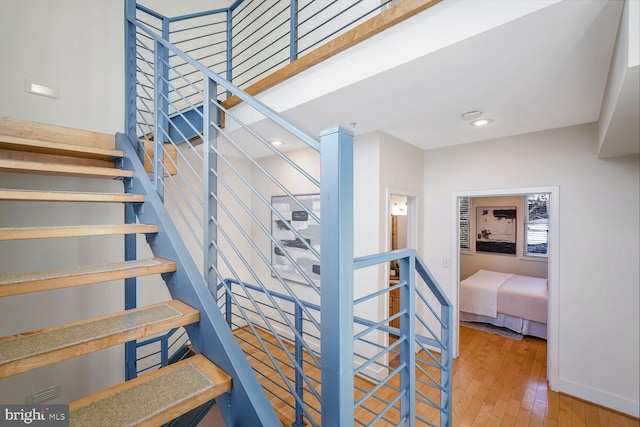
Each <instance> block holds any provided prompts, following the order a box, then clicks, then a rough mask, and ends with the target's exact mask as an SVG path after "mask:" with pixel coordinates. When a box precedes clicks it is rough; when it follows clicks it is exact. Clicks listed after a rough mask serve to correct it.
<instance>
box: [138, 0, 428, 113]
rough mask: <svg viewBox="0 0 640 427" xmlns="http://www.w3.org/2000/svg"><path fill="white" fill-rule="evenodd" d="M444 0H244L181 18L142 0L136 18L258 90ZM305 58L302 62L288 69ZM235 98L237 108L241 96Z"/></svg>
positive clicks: (220, 71) (250, 90)
mask: <svg viewBox="0 0 640 427" xmlns="http://www.w3.org/2000/svg"><path fill="white" fill-rule="evenodd" d="M439 1H440V0H332V1H314V0H275V1H255V0H253V1H252V0H236V1H234V2H233V3H232V4H230V6H229V7H227V8H218V9H211V10H206V11H199V12H195V13H189V14H183V15H178V16H167V14H162V13H159V12H157V11H154V10H152V9H150V8H147V7H144V6H141V5H138V7H137V14H136V19H137V20H138V21H139V22H140V23H142V24H144V25H145V26H146V27H147V28H149V29H150V30H152V31H154V33H155V34H157V35H159V36H161V37H162V38H164V39H165V40H168V41H170V42H171V43H172V44H173V45H175V46H176V47H178V48H179V49H181V50H182V51H183V52H184V53H186V54H187V55H189V56H191V57H192V58H193V59H195V60H196V61H198V62H200V63H201V64H203V65H204V66H206V67H207V68H209V69H210V70H212V71H213V72H215V73H216V74H218V75H220V76H222V77H223V78H225V79H226V80H227V81H229V82H231V83H233V84H234V85H235V86H237V87H239V88H242V89H244V90H246V91H247V92H248V93H250V94H252V95H255V94H257V93H258V92H259V91H262V90H265V89H267V88H268V87H270V86H272V85H274V84H276V83H278V82H280V81H282V80H283V79H286V78H289V77H291V76H292V75H294V74H296V73H298V72H300V71H302V70H304V69H306V68H309V67H311V66H313V65H315V64H317V63H318V62H320V61H322V60H325V59H327V58H328V57H329V56H331V55H334V54H336V53H339V52H341V51H342V50H344V49H346V48H348V47H350V46H353V45H354V44H356V43H359V42H360V41H362V40H365V39H367V38H369V37H371V36H373V35H375V34H377V33H379V32H381V31H383V30H384V29H386V28H389V27H390V26H392V25H395V24H397V23H398V22H400V21H402V20H405V19H408V18H409V17H411V16H413V15H415V14H416V13H419V12H421V11H423V10H425V9H427V8H429V7H431V6H433V5H434V4H436V3H438V2H439ZM302 58H304V60H303V61H302V62H303V63H302V64H300V65H297V66H295V67H288V66H289V64H291V63H293V62H295V61H297V60H299V59H302ZM287 67H288V69H287ZM219 90H221V91H222V90H223V89H222V88H219ZM220 95H221V100H225V98H230V97H231V94H230V93H228V94H226V96H222V95H223V94H222V93H221V94H220ZM227 102H230V104H229V105H228V106H232V105H233V104H234V103H236V102H239V99H238V98H233V99H232V100H230V101H227Z"/></svg>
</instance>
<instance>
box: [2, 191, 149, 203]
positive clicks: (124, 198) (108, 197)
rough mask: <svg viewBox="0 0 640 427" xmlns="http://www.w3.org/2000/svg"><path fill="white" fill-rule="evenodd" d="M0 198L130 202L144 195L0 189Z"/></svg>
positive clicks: (11, 199)
mask: <svg viewBox="0 0 640 427" xmlns="http://www.w3.org/2000/svg"><path fill="white" fill-rule="evenodd" d="M0 200H7V201H27V202H29V201H30V202H105V203H131V202H144V196H142V195H140V194H124V193H85V192H75V191H42V190H13V189H0Z"/></svg>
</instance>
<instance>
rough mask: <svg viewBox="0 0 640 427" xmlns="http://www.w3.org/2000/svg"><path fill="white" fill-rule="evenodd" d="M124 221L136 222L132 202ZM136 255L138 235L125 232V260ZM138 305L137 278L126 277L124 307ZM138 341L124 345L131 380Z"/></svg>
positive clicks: (134, 368)
mask: <svg viewBox="0 0 640 427" xmlns="http://www.w3.org/2000/svg"><path fill="white" fill-rule="evenodd" d="M130 184H131V180H130V179H127V180H126V181H125V182H124V185H125V189H126V188H128V187H129V186H130ZM124 222H125V223H126V224H135V223H136V213H135V210H134V206H133V204H132V203H126V204H125V206H124ZM136 258H137V255H136V235H135V234H125V236H124V260H125V261H133V260H135V259H136ZM137 306H138V302H137V278H136V277H130V278H128V279H124V309H125V310H131V309H133V308H136V307H137ZM136 347H137V346H136V341H135V340H133V341H129V342H127V343H125V345H124V361H125V365H124V366H125V378H126V380H127V381H128V380H130V379H132V378H135V377H137V376H138V374H137V372H138V366H137V358H138V355H137V351H136Z"/></svg>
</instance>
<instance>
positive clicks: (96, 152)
mask: <svg viewBox="0 0 640 427" xmlns="http://www.w3.org/2000/svg"><path fill="white" fill-rule="evenodd" d="M0 149H5V150H14V151H27V152H31V153H41V154H57V155H61V156H72V157H82V158H86V159H101V160H109V159H114V158H119V157H122V151H120V150H113V149H109V148H101V147H91V146H87V145H76V144H65V143H62V142H53V141H45V140H40V139H31V138H23V137H18V136H12V135H0Z"/></svg>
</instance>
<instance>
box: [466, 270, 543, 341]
mask: <svg viewBox="0 0 640 427" xmlns="http://www.w3.org/2000/svg"><path fill="white" fill-rule="evenodd" d="M548 300H549V292H548V290H547V279H540V278H537V277H529V276H520V275H517V274H508V273H500V272H496V271H488V270H480V271H478V272H476V273H475V274H473V275H471V276H469V277H468V278H466V279H465V280H463V281H461V282H460V321H462V322H483V323H490V324H492V325H495V326H500V327H504V328H508V329H511V330H512V331H515V332H518V333H520V334H522V335H532V336H535V337H538V338H543V339H547V306H548Z"/></svg>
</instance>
